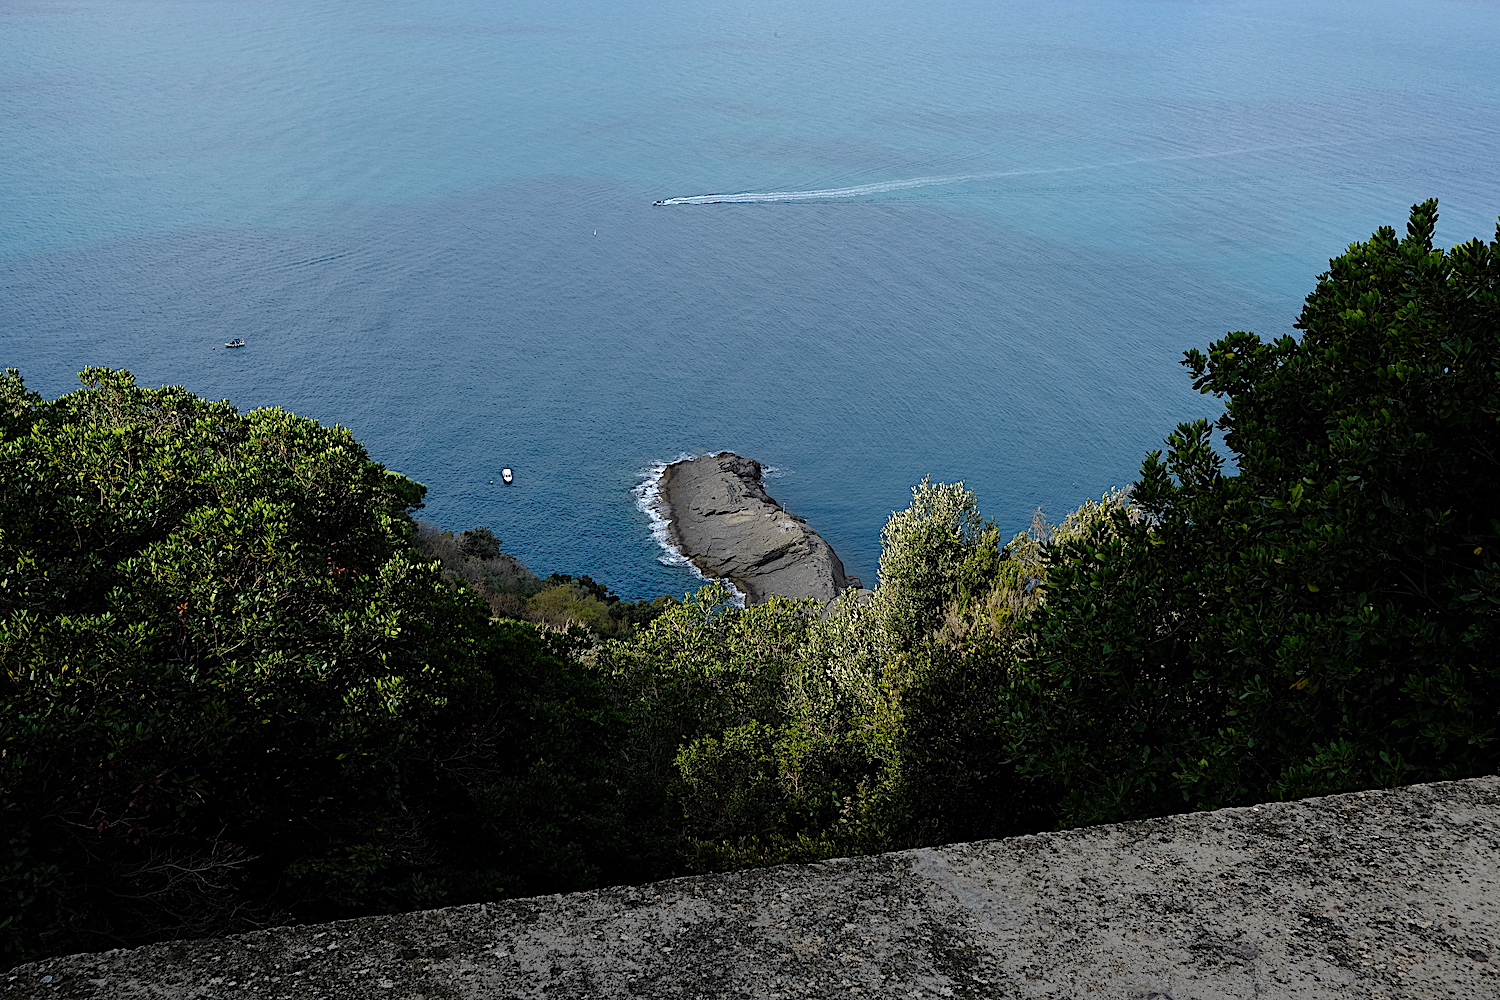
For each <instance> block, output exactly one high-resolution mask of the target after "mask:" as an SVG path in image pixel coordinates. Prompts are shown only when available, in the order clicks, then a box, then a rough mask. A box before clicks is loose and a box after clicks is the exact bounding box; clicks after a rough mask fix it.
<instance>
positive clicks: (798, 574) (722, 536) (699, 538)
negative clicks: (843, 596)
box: [658, 452, 860, 604]
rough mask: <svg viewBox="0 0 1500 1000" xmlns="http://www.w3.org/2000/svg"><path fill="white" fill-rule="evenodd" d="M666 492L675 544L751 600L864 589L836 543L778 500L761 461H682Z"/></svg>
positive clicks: (663, 506)
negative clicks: (767, 485)
mask: <svg viewBox="0 0 1500 1000" xmlns="http://www.w3.org/2000/svg"><path fill="white" fill-rule="evenodd" d="M658 491H659V496H660V511H659V513H660V514H661V516H663V517H664V518H665V519H666V521H667V536H668V541H669V543H670V544H671V545H672V547H673V548H675V549H676V550H677V551H678V552H681V553H682V554H683V556H684V557H686V558H687V559H688V560H689V561H690V562H692V564H693V565H694V566H696V567H697V568H698V571H699V572H701V573H702V574H703V575H704V576H708V577H713V578H714V579H719V580H728V581H729V582H730V583H732V584H734V586H735V587H737V588H738V589H739V590H740V591H741V592H742V593H743V594H744V595H745V601H746V603H748V604H760V603H763V602H764V601H766V600H768V599H769V598H770V597H771V596H772V595H775V594H780V595H781V596H783V597H815V598H817V599H818V600H820V601H823V602H825V603H826V602H828V601H831V600H833V599H834V598H835V597H837V596H838V595H839V594H840V593H842V592H843V591H844V590H846V589H847V588H849V587H858V586H860V581H859V580H858V579H857V578H854V577H850V576H847V575H846V574H845V573H844V564H843V563H842V562H841V561H840V560H839V557H838V555H837V554H836V553H835V552H834V551H833V548H832V546H830V545H829V544H828V543H827V542H825V541H824V540H823V539H822V538H821V537H820V536H819V535H818V533H817V532H816V531H814V530H813V529H812V528H811V527H809V526H808V523H807V522H806V521H804V520H803V519H802V518H800V517H796V516H794V515H792V514H788V513H787V512H786V511H785V510H783V509H782V507H781V505H780V504H778V503H777V502H776V501H775V500H773V499H771V497H770V495H769V494H768V493H766V488H765V486H764V485H763V483H762V482H761V466H760V463H759V462H757V461H755V460H754V459H750V458H743V457H741V456H739V455H735V454H733V453H731V452H722V453H720V454H718V455H705V456H702V457H700V458H693V459H687V460H685V461H681V462H674V463H672V464H671V465H669V466H667V467H666V468H665V469H663V470H662V474H661V480H660V481H659V483H658Z"/></svg>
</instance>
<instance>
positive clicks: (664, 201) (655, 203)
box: [651, 199, 666, 205]
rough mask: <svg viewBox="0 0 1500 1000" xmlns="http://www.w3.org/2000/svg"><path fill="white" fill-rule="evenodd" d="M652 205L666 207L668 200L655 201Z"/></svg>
mask: <svg viewBox="0 0 1500 1000" xmlns="http://www.w3.org/2000/svg"><path fill="white" fill-rule="evenodd" d="M651 204H653V205H665V204H666V200H665V199H663V200H662V201H653V202H652V203H651Z"/></svg>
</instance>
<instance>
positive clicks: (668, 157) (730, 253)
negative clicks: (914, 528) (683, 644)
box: [0, 0, 1500, 597]
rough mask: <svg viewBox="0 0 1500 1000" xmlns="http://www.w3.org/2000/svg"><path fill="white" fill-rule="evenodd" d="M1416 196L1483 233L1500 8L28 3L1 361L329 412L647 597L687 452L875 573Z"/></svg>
mask: <svg viewBox="0 0 1500 1000" xmlns="http://www.w3.org/2000/svg"><path fill="white" fill-rule="evenodd" d="M908 182H910V183H908ZM919 182H920V183H919ZM850 188H853V189H855V190H854V191H852V192H851V191H847V190H845V191H843V193H842V195H841V196H834V195H823V196H814V197H795V198H769V199H759V200H752V201H750V202H748V203H737V204H716V205H672V206H666V207H660V208H657V207H653V206H652V202H653V201H655V200H658V199H668V198H673V197H691V196H694V195H701V194H707V193H740V192H816V191H825V192H828V191H836V190H838V189H850ZM1430 196H1436V197H1439V198H1441V199H1442V202H1443V209H1442V210H1443V220H1442V223H1441V225H1440V230H1439V236H1440V238H1441V239H1442V240H1443V241H1445V242H1454V241H1458V240H1462V239H1467V238H1469V237H1472V236H1476V235H1483V236H1490V235H1491V234H1492V233H1493V231H1494V224H1495V216H1496V213H1497V212H1500V4H1496V3H1493V2H1487V0H1486V2H1452V0H1421V2H1393V0H1360V2H1357V3H1356V2H1340V0H1328V2H1322V0H1319V2H1309V0H1244V2H1203V0H1171V2H1136V0H1033V2H1030V3H1017V2H1005V0H991V2H985V3H979V2H971V0H927V2H924V3H920V4H914V3H892V2H889V0H860V2H858V3H854V2H846V0H739V2H716V0H706V2H705V0H694V2H691V3H689V2H683V0H657V2H638V0H608V2H604V0H553V2H550V3H546V4H542V3H534V2H525V0H522V2H511V3H500V2H494V0H491V2H480V0H420V2H417V0H358V2H355V0H5V2H4V3H0V364H3V365H7V366H16V367H19V368H21V369H22V371H23V373H24V374H25V376H26V378H27V380H28V382H29V383H30V384H31V385H32V386H33V387H34V388H36V389H39V390H41V391H43V392H44V393H46V394H48V395H54V394H58V393H61V392H64V391H67V390H68V389H69V388H70V387H71V386H72V385H73V384H75V374H74V373H76V371H77V370H78V369H79V368H81V367H83V366H84V365H90V364H98V365H109V366H115V367H126V368H129V369H131V370H132V371H134V372H135V373H136V374H137V376H138V378H139V379H140V381H142V382H144V383H149V384H160V383H182V384H185V385H186V386H188V387H189V388H190V389H192V390H193V391H195V392H198V393H200V394H202V395H205V396H209V397H214V398H220V397H227V398H229V399H231V400H233V401H234V402H235V403H236V404H238V405H239V406H241V407H243V408H250V407H255V406H266V405H281V406H286V407H288V408H290V409H293V410H295V411H296V412H298V413H301V414H305V415H307V416H311V417H316V418H318V419H319V420H322V421H325V422H330V423H333V422H337V423H341V424H345V425H347V426H349V427H351V428H353V429H354V431H355V433H356V434H357V435H358V436H359V437H360V438H361V439H362V440H363V441H364V442H365V444H366V445H367V446H368V448H369V450H370V451H371V453H372V454H373V455H374V457H375V458H376V459H377V460H379V461H382V462H384V463H385V464H387V465H389V466H390V467H392V468H395V469H399V470H401V471H403V472H405V473H407V474H408V475H410V476H412V477H414V478H416V479H418V480H420V481H422V482H424V483H426V484H427V485H428V487H429V488H430V492H429V494H428V508H427V510H426V511H425V512H424V516H426V517H427V518H429V519H431V520H434V521H436V522H438V523H440V524H443V525H444V526H447V527H452V528H463V527H468V526H472V525H475V524H487V525H490V526H492V527H493V528H494V529H495V531H496V533H497V534H499V535H500V536H501V537H502V538H503V539H504V541H505V544H506V546H507V548H508V549H510V550H511V551H513V552H515V553H517V554H518V555H520V556H521V557H522V558H523V559H524V560H526V561H527V562H528V563H529V564H530V565H531V566H532V568H533V569H535V570H537V571H539V572H541V573H543V574H545V573H548V572H553V571H566V572H574V573H589V574H592V575H593V576H595V577H596V578H598V579H601V580H603V581H605V582H607V583H609V584H611V585H612V586H614V587H615V588H616V589H618V590H619V591H620V592H622V593H623V594H625V595H626V596H629V597H644V596H650V595H653V594H656V593H661V592H678V593H680V592H681V591H683V590H684V589H687V588H688V587H690V586H692V585H693V580H692V579H691V578H690V577H689V576H688V575H687V572H686V571H685V570H683V569H680V568H676V567H671V566H666V565H663V564H662V563H661V562H659V561H658V556H659V555H660V554H661V553H660V552H659V550H658V549H657V547H656V544H655V542H654V540H653V539H652V536H651V533H650V526H649V523H648V520H647V518H646V516H645V514H643V513H642V512H641V511H640V510H638V509H637V507H636V506H635V500H634V497H633V496H632V493H631V490H632V487H633V486H635V485H636V483H637V482H638V481H639V479H640V477H641V474H642V471H643V470H644V469H645V468H647V467H648V466H649V465H650V464H651V463H653V462H657V461H661V460H663V459H672V458H675V457H677V456H678V455H679V454H681V453H684V452H692V453H697V452H703V451H709V450H719V449H732V450H735V451H739V452H741V453H743V454H746V455H750V456H753V457H755V458H758V459H760V460H761V461H763V462H765V463H767V464H768V465H771V466H774V467H775V468H776V469H777V470H779V471H778V472H777V473H776V475H775V478H774V479H772V480H771V482H770V484H769V485H770V487H771V490H772V493H773V494H774V495H775V496H776V497H777V498H778V499H780V500H781V501H782V502H783V503H784V504H785V505H786V506H787V507H788V508H789V509H791V510H792V511H794V512H795V513H798V514H801V515H803V516H805V517H807V518H808V519H809V520H810V521H811V522H812V524H813V525H814V526H815V527H817V528H818V529H819V530H820V531H821V532H822V533H823V534H824V535H825V536H826V537H827V538H828V539H829V541H830V542H831V543H832V544H833V545H834V547H835V548H836V549H837V550H838V552H839V553H840V554H841V555H842V556H843V557H844V560H845V562H846V564H847V565H848V566H849V569H850V570H851V572H854V573H857V574H860V575H862V576H864V577H865V578H866V580H867V581H869V580H871V579H873V577H874V570H875V565H876V560H877V558H878V555H879V531H880V527H881V525H882V524H883V523H884V521H885V518H886V516H887V515H888V514H889V512H890V511H891V510H892V509H894V508H897V507H902V506H905V504H906V502H907V501H908V500H909V496H910V495H909V493H908V490H909V487H910V486H911V485H912V484H913V483H915V482H917V481H918V480H920V479H921V478H922V477H923V476H925V475H932V476H934V477H936V478H940V479H945V480H955V479H963V480H965V481H966V482H967V483H968V484H969V485H970V486H971V487H972V488H974V489H975V490H976V491H977V492H978V494H979V497H980V501H981V504H982V506H983V507H984V509H985V510H986V512H987V513H989V514H990V515H992V516H994V517H996V518H997V519H998V520H999V521H1000V522H1001V524H1002V525H1003V526H1004V527H1005V529H1006V530H1007V532H1008V531H1011V530H1016V529H1019V528H1021V527H1023V526H1024V525H1025V524H1026V523H1027V521H1028V520H1029V515H1030V512H1031V511H1032V510H1033V509H1034V508H1035V507H1037V506H1038V505H1043V506H1044V507H1045V509H1046V510H1047V511H1048V512H1049V513H1051V514H1052V515H1053V516H1061V515H1062V514H1064V513H1065V512H1066V511H1067V510H1069V509H1070V508H1071V507H1073V506H1075V505H1076V504H1077V503H1078V502H1079V501H1080V500H1081V499H1082V498H1083V497H1085V496H1086V495H1089V494H1094V495H1097V494H1099V493H1100V492H1101V491H1103V490H1105V489H1106V488H1108V487H1110V486H1113V485H1117V484H1122V483H1125V482H1127V481H1129V480H1130V479H1132V478H1133V476H1134V474H1135V471H1136V469H1137V468H1138V466H1139V462H1140V460H1141V457H1142V455H1143V454H1144V453H1145V452H1146V451H1147V450H1148V449H1150V448H1151V447H1153V446H1154V445H1155V444H1156V443H1157V442H1159V441H1160V439H1161V437H1162V436H1163V435H1165V434H1166V433H1167V432H1168V431H1169V430H1170V429H1171V428H1172V426H1173V425H1174V424H1175V423H1176V422H1177V421H1179V420H1183V419H1188V418H1192V417H1196V416H1208V415H1212V414H1214V413H1215V412H1216V404H1215V403H1214V401H1212V400H1210V399H1206V398H1203V397H1199V396H1197V395H1196V394H1195V393H1193V392H1192V390H1191V387H1190V386H1189V384H1188V379H1187V376H1186V373H1185V372H1184V371H1183V370H1182V369H1181V368H1180V367H1179V366H1178V364H1177V361H1178V359H1179V358H1180V356H1181V352H1182V351H1183V350H1184V349H1186V348H1188V347H1192V346H1201V345H1203V344H1205V343H1206V342H1207V341H1208V340H1209V339H1211V338H1213V337H1216V336H1218V335H1220V334H1222V333H1223V332H1225V331H1226V330H1231V329H1253V330H1257V331H1259V332H1261V333H1263V334H1272V335H1274V334H1280V333H1282V332H1285V331H1287V330H1288V328H1289V326H1290V324H1291V323H1292V322H1293V321H1294V319H1295V317H1296V314H1297V311H1298V308H1299V306H1300V302H1301V299H1302V297H1303V296H1304V295H1305V294H1306V293H1307V292H1308V291H1309V290H1310V289H1311V288H1312V285H1313V281H1314V278H1315V276H1316V275H1317V274H1318V272H1319V271H1321V270H1322V269H1323V268H1324V267H1325V266H1326V262H1327V259H1328V258H1329V257H1330V256H1333V255H1335V254H1337V253H1338V252H1340V251H1341V249H1342V248H1343V247H1344V245H1346V244H1347V243H1348V242H1350V241H1351V240H1354V239H1359V238H1363V237H1365V236H1367V235H1368V234H1369V233H1370V231H1371V230H1373V229H1374V228H1375V227H1377V226H1379V225H1383V224H1395V225H1397V226H1398V227H1399V225H1400V224H1401V223H1402V222H1403V221H1404V219H1405V215H1406V211H1407V208H1408V206H1409V205H1410V204H1411V203H1412V202H1414V201H1418V200H1421V199H1423V198H1426V197H1430ZM233 336H242V337H244V338H245V339H246V340H247V341H248V342H249V346H248V347H247V348H246V349H245V350H242V351H225V350H223V349H222V348H220V349H219V350H216V351H215V350H211V348H212V347H213V345H215V344H221V343H222V342H223V341H224V340H226V339H228V338H230V337H233ZM505 465H509V466H512V467H514V468H515V469H516V471H517V475H518V482H517V484H516V485H515V486H514V487H511V488H508V489H507V488H504V487H502V486H500V485H495V486H491V485H490V484H489V480H491V479H498V478H499V476H498V473H499V470H500V467H501V466H505Z"/></svg>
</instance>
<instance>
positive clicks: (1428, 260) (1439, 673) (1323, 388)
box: [1018, 202, 1500, 822]
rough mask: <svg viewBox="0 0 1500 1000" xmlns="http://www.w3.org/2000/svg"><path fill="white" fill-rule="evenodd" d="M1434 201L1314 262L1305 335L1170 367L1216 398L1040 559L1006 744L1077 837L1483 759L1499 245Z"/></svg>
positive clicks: (1493, 671)
mask: <svg viewBox="0 0 1500 1000" xmlns="http://www.w3.org/2000/svg"><path fill="white" fill-rule="evenodd" d="M1436 219H1437V213H1436V203H1435V202H1427V203H1425V204H1422V205H1417V206H1414V207H1413V209H1412V213H1411V221H1410V223H1409V225H1408V227H1407V235H1406V237H1405V238H1404V239H1398V238H1397V236H1396V234H1395V232H1394V231H1393V230H1391V229H1389V228H1384V229H1381V230H1380V231H1379V232H1377V233H1375V235H1374V236H1373V237H1372V238H1371V239H1370V241H1369V242H1366V243H1358V244H1354V245H1352V246H1351V247H1350V248H1349V251H1348V252H1347V253H1346V254H1344V255H1343V256H1341V257H1339V258H1337V259H1336V260H1334V261H1332V262H1331V265H1330V269H1329V271H1328V272H1327V273H1325V274H1324V275H1322V276H1321V277H1320V279H1319V283H1318V287H1317V289H1316V290H1315V291H1314V292H1313V293H1312V295H1310V296H1309V297H1308V299H1307V304H1306V306H1305V308H1304V309H1303V311H1302V316H1301V320H1300V322H1299V323H1298V324H1297V325H1298V328H1299V329H1301V330H1302V331H1303V336H1302V337H1301V339H1296V338H1293V337H1283V338H1280V339H1279V340H1276V341H1274V342H1269V343H1267V342H1264V341H1262V340H1261V339H1260V338H1259V337H1257V336H1255V335H1254V334H1250V333H1233V334H1230V335H1228V336H1227V337H1225V338H1223V339H1222V340H1220V341H1218V342H1216V343H1215V344H1213V345H1212V346H1211V347H1210V348H1209V351H1208V353H1207V354H1206V355H1205V354H1203V353H1201V352H1199V351H1190V352H1188V355H1187V360H1186V364H1187V366H1188V367H1189V368H1190V369H1191V370H1192V372H1193V375H1194V377H1195V378H1196V380H1197V381H1196V383H1195V384H1196V385H1197V386H1198V387H1199V388H1200V389H1202V390H1203V391H1204V392H1207V393H1213V394H1215V395H1217V396H1220V397H1223V398H1225V399H1226V407H1225V413H1224V415H1223V417H1222V418H1221V419H1220V420H1219V421H1218V423H1217V427H1218V429H1219V430H1221V431H1222V432H1223V434H1224V444H1225V445H1226V446H1227V447H1228V449H1229V450H1230V451H1231V452H1232V453H1233V455H1234V457H1235V460H1236V462H1237V463H1238V467H1239V471H1238V474H1237V475H1225V474H1224V472H1223V468H1222V466H1223V463H1222V460H1221V459H1220V457H1219V455H1218V453H1217V452H1216V451H1215V450H1214V448H1213V446H1212V444H1211V441H1210V434H1211V430H1212V428H1211V427H1210V426H1209V425H1208V424H1207V423H1206V422H1203V421H1199V422H1197V423H1193V424H1184V425H1182V426H1181V427H1179V428H1178V430H1177V431H1176V432H1175V433H1174V434H1173V435H1172V436H1171V437H1170V438H1169V439H1168V442H1167V444H1168V450H1167V453H1166V457H1165V458H1163V457H1162V454H1161V452H1155V453H1153V454H1152V455H1151V456H1149V457H1148V458H1147V460H1146V462H1145V464H1144V466H1143V467H1142V470H1141V481H1140V483H1139V485H1138V487H1137V488H1136V491H1135V494H1134V500H1135V503H1137V504H1138V505H1139V510H1140V512H1141V513H1142V514H1143V515H1144V517H1135V518H1132V517H1130V516H1128V514H1127V512H1126V511H1125V510H1123V509H1121V510H1116V511H1115V512H1113V514H1112V515H1111V516H1110V517H1108V518H1106V519H1103V520H1101V521H1098V522H1097V523H1096V524H1095V525H1094V527H1093V529H1092V530H1090V531H1087V532H1085V533H1083V534H1082V535H1080V536H1078V537H1076V538H1073V539H1071V540H1069V541H1067V542H1066V543H1064V544H1061V545H1058V546H1056V547H1054V548H1053V549H1052V550H1051V551H1050V552H1049V553H1048V562H1049V577H1048V597H1047V606H1046V611H1045V614H1044V616H1043V617H1042V620H1041V624H1040V638H1039V642H1040V653H1039V656H1038V667H1039V669H1038V671H1037V673H1036V683H1035V686H1034V688H1033V689H1032V691H1031V695H1032V696H1031V698H1030V700H1029V703H1028V707H1027V708H1025V710H1024V711H1023V712H1022V713H1021V714H1022V719H1023V721H1022V724H1021V726H1020V729H1019V732H1018V735H1019V739H1020V740H1021V741H1022V744H1023V752H1024V754H1025V755H1026V756H1027V758H1028V759H1029V761H1030V764H1029V767H1030V772H1031V773H1032V774H1033V775H1034V776H1036V777H1039V778H1043V779H1045V780H1048V781H1051V782H1053V783H1055V784H1056V785H1057V786H1058V787H1059V788H1060V789H1062V790H1063V795H1064V800H1065V804H1066V815H1067V817H1068V819H1069V821H1070V822H1091V821H1097V820H1106V819H1114V818H1123V817H1131V816H1142V815H1150V814H1154V813H1163V812H1169V811H1175V810H1180V809H1182V808H1184V807H1192V808H1213V807H1216V806H1220V805H1227V804H1232V803H1242V802H1248V801H1251V800H1260V799H1266V798H1279V797H1286V796H1299V795H1308V794H1319V793H1326V792H1335V791H1342V790H1347V789H1354V788H1364V787H1371V786H1380V785H1390V784H1398V783H1402V782H1409V781H1420V780H1431V779H1438V778H1451V777H1459V776H1464V775H1472V774H1476V773H1484V772H1487V771H1490V770H1492V769H1494V768H1495V766H1496V764H1497V763H1500V744H1497V742H1496V737H1497V731H1496V720H1497V709H1500V652H1497V651H1500V642H1497V639H1500V636H1497V633H1496V621H1497V613H1500V570H1497V563H1496V561H1495V555H1496V551H1497V550H1496V546H1497V544H1500V507H1497V503H1496V499H1495V498H1496V496H1497V495H1500V298H1497V287H1500V233H1497V242H1496V243H1490V244H1486V243H1484V242H1482V241H1479V240H1475V241H1472V242H1470V243H1465V244H1463V245H1460V246H1456V247H1454V248H1453V249H1452V250H1450V251H1447V252H1444V251H1443V250H1441V249H1435V248H1434V247H1433V245H1432V235H1433V229H1434V225H1435V223H1436Z"/></svg>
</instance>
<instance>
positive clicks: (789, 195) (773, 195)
mask: <svg viewBox="0 0 1500 1000" xmlns="http://www.w3.org/2000/svg"><path fill="white" fill-rule="evenodd" d="M1328 145H1334V144H1333V143H1321V142H1319V143H1296V144H1292V145H1282V146H1252V147H1248V148H1245V149H1225V150H1220V151H1219V152H1215V153H1182V154H1177V155H1171V156H1143V157H1140V158H1138V159H1134V160H1113V161H1111V162H1109V163H1086V164H1083V165H1081V166H1074V167H1043V168H1040V169H1036V170H998V171H993V172H990V173H980V174H953V175H949V176H943V177H908V178H906V179H904V180H895V181H876V182H875V183H873V184H855V185H852V186H850V187H841V188H821V189H819V190H815V191H744V192H741V193H739V194H695V195H688V196H686V197H682V198H665V199H663V200H661V201H659V202H657V204H658V205H746V204H750V205H753V204H769V203H777V202H791V201H827V200H831V199H835V198H860V197H864V196H867V195H872V194H885V193H887V192H889V191H905V190H909V189H911V188H924V187H933V186H935V185H940V184H967V183H971V182H973V181H992V180H1000V179H1002V178H1007V177H1038V176H1042V175H1045V174H1071V173H1079V172H1081V171H1085V170H1112V169H1114V168H1116V167H1129V166H1135V165H1136V164H1141V163H1170V162H1173V161H1177V160H1213V159H1219V158H1222V157H1226V156H1244V155H1247V154H1249V153H1267V152H1274V151H1276V150H1283V149H1306V148H1308V147H1314V146H1328Z"/></svg>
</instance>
